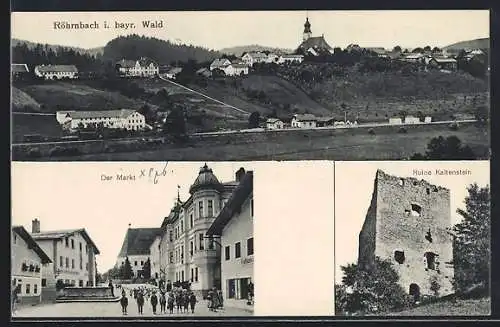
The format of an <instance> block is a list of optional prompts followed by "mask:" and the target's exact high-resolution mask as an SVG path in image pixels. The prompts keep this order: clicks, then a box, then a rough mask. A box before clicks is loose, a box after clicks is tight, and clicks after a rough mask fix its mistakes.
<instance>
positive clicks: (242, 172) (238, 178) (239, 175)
mask: <svg viewBox="0 0 500 327" xmlns="http://www.w3.org/2000/svg"><path fill="white" fill-rule="evenodd" d="M243 176H245V169H244V168H243V167H241V168H240V169H238V171H237V172H236V181H237V182H241V179H242V178H243Z"/></svg>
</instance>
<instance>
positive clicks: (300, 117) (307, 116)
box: [294, 114, 318, 121]
mask: <svg viewBox="0 0 500 327" xmlns="http://www.w3.org/2000/svg"><path fill="white" fill-rule="evenodd" d="M294 117H295V118H296V119H297V120H298V121H317V120H318V118H317V117H316V116H314V115H313V114H295V115H294Z"/></svg>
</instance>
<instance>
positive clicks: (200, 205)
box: [198, 201, 203, 218]
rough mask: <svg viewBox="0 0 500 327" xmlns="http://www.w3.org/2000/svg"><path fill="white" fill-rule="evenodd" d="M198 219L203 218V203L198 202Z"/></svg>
mask: <svg viewBox="0 0 500 327" xmlns="http://www.w3.org/2000/svg"><path fill="white" fill-rule="evenodd" d="M198 217H199V218H203V201H200V202H198Z"/></svg>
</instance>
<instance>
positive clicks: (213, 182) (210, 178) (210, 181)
mask: <svg viewBox="0 0 500 327" xmlns="http://www.w3.org/2000/svg"><path fill="white" fill-rule="evenodd" d="M202 188H211V189H216V190H221V189H222V184H221V183H220V182H219V180H218V179H217V177H215V175H214V173H213V171H212V169H210V168H208V166H207V164H205V166H203V167H201V169H200V172H199V174H198V177H197V178H196V180H195V181H194V183H193V185H191V187H190V188H189V193H190V194H193V193H194V192H196V191H198V190H199V189H202Z"/></svg>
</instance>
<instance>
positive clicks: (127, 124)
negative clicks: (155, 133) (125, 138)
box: [56, 109, 146, 131]
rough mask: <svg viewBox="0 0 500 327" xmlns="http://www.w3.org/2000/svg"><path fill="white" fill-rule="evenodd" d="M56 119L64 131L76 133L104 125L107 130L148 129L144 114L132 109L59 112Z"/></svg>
mask: <svg viewBox="0 0 500 327" xmlns="http://www.w3.org/2000/svg"><path fill="white" fill-rule="evenodd" d="M56 119H57V121H58V123H59V124H60V125H61V126H62V128H63V129H65V130H69V131H76V130H79V129H81V128H87V127H89V126H95V127H96V126H98V125H100V124H102V126H103V127H105V128H120V129H121V128H124V129H127V130H133V131H140V130H144V129H145V128H146V118H145V117H144V115H143V114H141V113H139V112H137V111H135V110H130V109H121V110H102V111H58V112H57V113H56Z"/></svg>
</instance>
